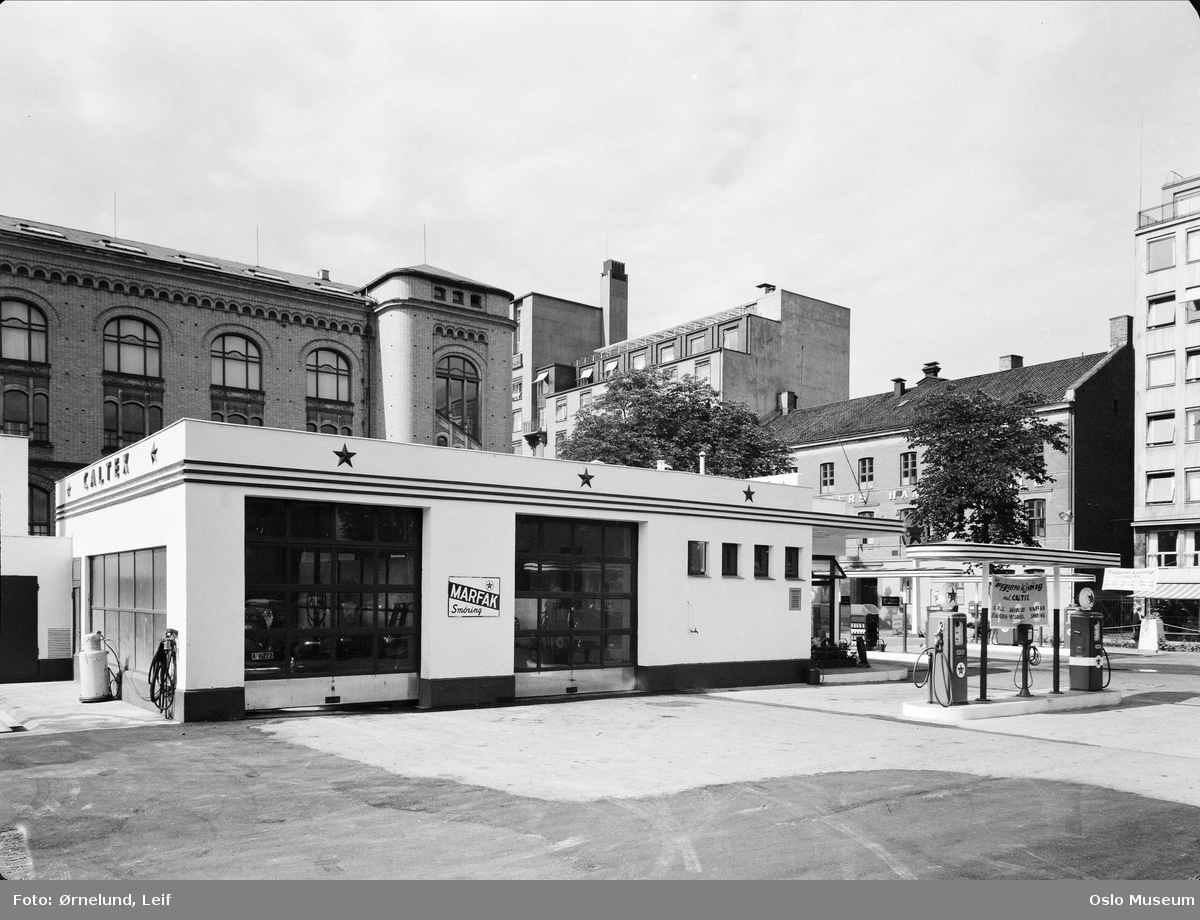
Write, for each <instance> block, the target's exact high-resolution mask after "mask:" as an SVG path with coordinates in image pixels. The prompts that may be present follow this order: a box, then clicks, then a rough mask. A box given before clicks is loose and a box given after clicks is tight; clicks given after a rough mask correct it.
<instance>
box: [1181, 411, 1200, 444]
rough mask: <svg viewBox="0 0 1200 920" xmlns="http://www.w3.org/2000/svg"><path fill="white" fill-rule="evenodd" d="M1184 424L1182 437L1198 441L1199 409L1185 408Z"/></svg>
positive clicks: (1199, 429)
mask: <svg viewBox="0 0 1200 920" xmlns="http://www.w3.org/2000/svg"><path fill="white" fill-rule="evenodd" d="M1186 425H1187V432H1186V433H1185V434H1184V437H1185V438H1186V439H1187V440H1189V441H1200V409H1188V410H1187V417H1186Z"/></svg>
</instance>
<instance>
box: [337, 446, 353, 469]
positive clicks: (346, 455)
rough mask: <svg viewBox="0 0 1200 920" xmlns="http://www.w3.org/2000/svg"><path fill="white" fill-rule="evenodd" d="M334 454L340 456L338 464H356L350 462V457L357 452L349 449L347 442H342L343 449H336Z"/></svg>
mask: <svg viewBox="0 0 1200 920" xmlns="http://www.w3.org/2000/svg"><path fill="white" fill-rule="evenodd" d="M333 455H334V456H335V457H337V458H338V466H341V465H342V464H343V463H344V464H346V466H349V467H353V466H354V464H353V463H351V462H350V458H351V457H353V456H354V455H355V452H354V451H352V450H348V449H347V448H346V445H345V444H342V449H341V450H335V451H334V452H333Z"/></svg>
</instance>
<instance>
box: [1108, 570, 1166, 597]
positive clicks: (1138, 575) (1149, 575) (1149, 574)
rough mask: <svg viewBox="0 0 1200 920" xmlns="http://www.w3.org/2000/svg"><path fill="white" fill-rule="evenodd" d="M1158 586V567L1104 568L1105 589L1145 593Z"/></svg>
mask: <svg viewBox="0 0 1200 920" xmlns="http://www.w3.org/2000/svg"><path fill="white" fill-rule="evenodd" d="M1157 587H1158V569H1105V570H1104V590H1105V591H1133V592H1135V593H1137V594H1145V593H1147V592H1149V591H1153V590H1154V589H1155V588H1157Z"/></svg>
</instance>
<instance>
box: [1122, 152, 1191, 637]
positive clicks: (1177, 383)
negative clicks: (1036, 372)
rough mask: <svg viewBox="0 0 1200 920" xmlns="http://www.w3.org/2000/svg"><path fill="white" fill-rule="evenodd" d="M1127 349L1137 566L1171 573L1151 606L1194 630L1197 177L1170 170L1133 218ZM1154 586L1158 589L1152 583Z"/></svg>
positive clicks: (1164, 576) (1168, 618) (1166, 617)
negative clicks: (1151, 201)
mask: <svg viewBox="0 0 1200 920" xmlns="http://www.w3.org/2000/svg"><path fill="white" fill-rule="evenodd" d="M1135 239H1136V245H1137V284H1136V288H1135V290H1136V300H1137V304H1136V310H1137V312H1136V315H1135V322H1134V349H1135V352H1136V355H1137V360H1138V372H1137V377H1136V387H1135V394H1136V396H1135V398H1136V403H1135V407H1136V413H1137V416H1136V418H1137V430H1136V435H1135V439H1134V445H1135V447H1134V457H1135V460H1134V466H1135V475H1136V483H1137V489H1136V498H1135V502H1134V522H1133V527H1134V545H1135V555H1136V559H1135V565H1137V566H1138V567H1143V566H1145V567H1151V568H1160V569H1171V570H1181V569H1190V570H1192V571H1191V572H1182V571H1172V572H1171V573H1170V575H1169V576H1167V575H1166V574H1164V575H1163V576H1160V578H1159V581H1160V582H1162V581H1163V580H1164V578H1165V579H1167V580H1169V581H1172V582H1174V581H1176V580H1178V581H1179V582H1181V583H1180V584H1178V585H1172V589H1173V590H1172V592H1170V593H1172V594H1173V597H1167V596H1166V593H1167V592H1160V593H1161V594H1162V600H1161V601H1160V602H1158V603H1157V606H1158V607H1159V608H1160V609H1161V612H1162V613H1163V614H1164V619H1167V620H1168V621H1171V620H1174V621H1175V623H1174V625H1177V626H1179V625H1183V626H1188V627H1190V628H1191V629H1193V630H1194V629H1196V628H1197V609H1198V607H1200V604H1198V601H1197V598H1200V584H1196V583H1193V584H1188V583H1187V582H1197V583H1200V176H1192V177H1190V178H1187V179H1184V178H1182V177H1180V176H1178V175H1177V174H1174V173H1172V177H1171V179H1169V180H1168V182H1167V183H1166V184H1165V185H1164V186H1163V190H1162V203H1161V204H1160V205H1157V206H1155V207H1153V208H1149V209H1147V210H1145V211H1142V212H1140V213H1139V214H1138V222H1137V230H1136V231H1135ZM1160 587H1161V585H1160Z"/></svg>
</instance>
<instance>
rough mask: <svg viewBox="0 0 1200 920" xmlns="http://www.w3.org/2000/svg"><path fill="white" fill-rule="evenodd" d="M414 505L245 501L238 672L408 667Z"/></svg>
mask: <svg viewBox="0 0 1200 920" xmlns="http://www.w3.org/2000/svg"><path fill="white" fill-rule="evenodd" d="M420 553H421V512H420V511H418V510H415V509H408V508H392V507H386V506H374V505H348V504H332V503H325V502H303V501H286V500H280V499H265V498H248V499H246V535H245V557H246V561H245V585H246V602H245V607H246V609H245V622H246V630H245V640H246V641H245V659H244V667H245V675H246V678H247V679H248V680H262V679H284V678H298V677H310V676H311V677H328V676H333V675H337V674H377V673H390V672H398V671H415V670H417V668H418V667H419V663H420V656H419V649H418V643H419V638H420V597H421V588H420V572H421V562H420Z"/></svg>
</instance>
